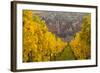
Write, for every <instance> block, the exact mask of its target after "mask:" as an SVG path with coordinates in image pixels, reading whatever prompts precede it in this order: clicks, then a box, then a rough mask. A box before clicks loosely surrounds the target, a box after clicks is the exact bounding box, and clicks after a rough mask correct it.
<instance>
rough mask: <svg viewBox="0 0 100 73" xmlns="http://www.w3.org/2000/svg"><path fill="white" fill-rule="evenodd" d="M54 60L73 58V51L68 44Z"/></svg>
mask: <svg viewBox="0 0 100 73" xmlns="http://www.w3.org/2000/svg"><path fill="white" fill-rule="evenodd" d="M56 60H75V56H74V53H73V52H72V49H71V46H70V45H69V44H68V45H67V47H66V48H65V49H64V50H63V51H62V52H61V53H60V54H59V55H57V56H56Z"/></svg>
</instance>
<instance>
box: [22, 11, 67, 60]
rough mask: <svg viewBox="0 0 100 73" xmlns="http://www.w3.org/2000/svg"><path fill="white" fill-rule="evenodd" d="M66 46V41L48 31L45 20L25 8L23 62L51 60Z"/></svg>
mask: <svg viewBox="0 0 100 73" xmlns="http://www.w3.org/2000/svg"><path fill="white" fill-rule="evenodd" d="M65 46H67V43H66V42H63V41H62V40H61V39H60V38H59V37H57V36H56V35H55V34H54V33H52V32H50V31H48V28H47V26H46V23H45V21H44V20H42V19H41V18H39V17H38V16H37V15H36V14H35V13H34V12H33V11H31V10H23V62H39V61H51V60H52V57H53V56H55V55H56V54H58V53H60V52H61V51H62V50H63V49H64V48H65Z"/></svg>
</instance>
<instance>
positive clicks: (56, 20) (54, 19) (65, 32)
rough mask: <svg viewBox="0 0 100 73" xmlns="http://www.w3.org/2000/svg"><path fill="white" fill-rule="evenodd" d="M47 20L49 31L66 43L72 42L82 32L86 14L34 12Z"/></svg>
mask: <svg viewBox="0 0 100 73" xmlns="http://www.w3.org/2000/svg"><path fill="white" fill-rule="evenodd" d="M34 13H36V14H37V15H38V16H39V17H40V18H41V19H43V20H45V22H46V24H47V27H48V29H49V31H51V32H53V33H55V34H56V35H57V36H59V37H60V38H62V39H63V40H64V41H70V40H71V39H72V38H73V36H74V34H75V33H76V32H78V31H80V30H81V23H82V17H83V16H84V15H85V14H86V13H79V12H77V13H76V12H57V11H34Z"/></svg>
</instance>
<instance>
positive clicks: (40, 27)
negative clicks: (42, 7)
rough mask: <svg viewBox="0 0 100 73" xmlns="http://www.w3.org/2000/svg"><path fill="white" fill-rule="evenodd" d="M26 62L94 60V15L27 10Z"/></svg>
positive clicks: (24, 26)
mask: <svg viewBox="0 0 100 73" xmlns="http://www.w3.org/2000/svg"><path fill="white" fill-rule="evenodd" d="M22 56H23V59H22V60H23V62H25V63H27V62H45V61H64V60H86V59H90V58H91V14H90V13H79V12H57V11H34V10H23V55H22Z"/></svg>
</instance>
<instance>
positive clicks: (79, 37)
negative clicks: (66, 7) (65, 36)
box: [70, 14, 91, 59]
mask: <svg viewBox="0 0 100 73" xmlns="http://www.w3.org/2000/svg"><path fill="white" fill-rule="evenodd" d="M90 24H91V15H90V14H87V15H85V16H84V17H83V21H82V27H81V31H79V32H77V33H76V34H75V38H74V39H73V40H71V42H70V45H71V47H72V50H73V52H74V54H75V56H76V57H77V59H89V58H90V57H91V25H90Z"/></svg>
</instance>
